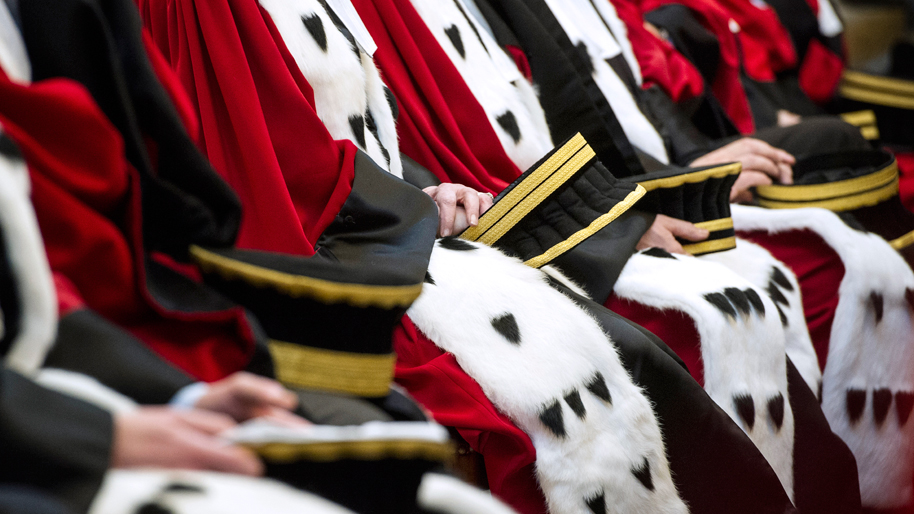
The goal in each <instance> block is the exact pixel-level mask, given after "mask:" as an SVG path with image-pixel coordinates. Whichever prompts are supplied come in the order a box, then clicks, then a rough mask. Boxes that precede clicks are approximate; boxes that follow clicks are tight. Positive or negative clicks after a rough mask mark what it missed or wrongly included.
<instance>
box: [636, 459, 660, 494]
mask: <svg viewBox="0 0 914 514" xmlns="http://www.w3.org/2000/svg"><path fill="white" fill-rule="evenodd" d="M631 472H632V475H634V476H635V478H637V479H638V481H639V482H641V485H643V486H644V487H645V489H647V490H648V491H653V490H654V479H653V478H652V477H651V463H650V462H649V461H648V460H647V457H645V458H644V460H643V461H642V462H641V465H640V466H638V467H637V468H632V469H631Z"/></svg>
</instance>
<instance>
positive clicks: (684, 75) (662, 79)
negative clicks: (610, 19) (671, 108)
mask: <svg viewBox="0 0 914 514" xmlns="http://www.w3.org/2000/svg"><path fill="white" fill-rule="evenodd" d="M612 4H613V6H614V7H615V8H616V13H617V14H618V15H619V19H621V20H622V22H623V23H625V28H626V30H627V32H628V40H629V41H630V42H631V44H632V51H633V52H634V53H635V58H636V59H637V60H638V66H639V67H640V68H641V76H642V77H643V86H644V87H645V88H648V87H651V86H652V85H654V84H656V85H657V86H659V87H660V88H661V89H663V90H664V91H666V93H667V94H668V95H669V96H670V98H672V99H673V101H674V102H684V101H686V100H691V99H692V98H695V97H696V96H698V95H700V94H701V92H702V91H704V88H705V83H704V79H703V78H702V77H701V73H700V72H699V71H698V69H697V68H695V66H694V65H693V64H692V63H691V62H689V60H688V59H686V58H685V56H683V55H682V54H681V53H679V52H678V51H676V49H675V48H673V45H671V44H669V43H668V42H666V41H664V40H663V39H660V38H659V37H657V36H655V35H654V34H652V33H651V32H650V31H648V30H647V29H646V28H644V16H643V13H642V12H641V9H640V7H639V6H638V5H637V4H636V3H635V2H632V1H631V0H612Z"/></svg>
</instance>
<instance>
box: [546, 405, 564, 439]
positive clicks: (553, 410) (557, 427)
mask: <svg viewBox="0 0 914 514" xmlns="http://www.w3.org/2000/svg"><path fill="white" fill-rule="evenodd" d="M540 421H542V422H543V424H544V425H546V428H548V429H549V430H550V431H551V432H552V433H553V434H555V436H556V437H562V438H564V437H565V422H564V421H563V419H562V404H560V403H559V401H558V400H556V401H554V402H552V405H550V406H549V407H546V408H545V409H543V411H542V412H540Z"/></svg>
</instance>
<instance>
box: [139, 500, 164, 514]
mask: <svg viewBox="0 0 914 514" xmlns="http://www.w3.org/2000/svg"><path fill="white" fill-rule="evenodd" d="M134 512H135V514H174V511H173V510H171V509H169V508H168V507H166V506H164V505H162V504H161V503H155V502H149V503H144V504H142V505H140V506H139V507H137V508H136V510H135V511H134Z"/></svg>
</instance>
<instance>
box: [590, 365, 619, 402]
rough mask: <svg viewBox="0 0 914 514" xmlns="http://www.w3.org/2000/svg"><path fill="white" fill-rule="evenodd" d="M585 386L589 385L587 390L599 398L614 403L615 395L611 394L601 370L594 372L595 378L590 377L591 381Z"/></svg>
mask: <svg viewBox="0 0 914 514" xmlns="http://www.w3.org/2000/svg"><path fill="white" fill-rule="evenodd" d="M585 387H587V390H588V391H590V392H591V393H593V395H594V396H596V397H597V398H599V399H601V400H603V401H604V402H606V403H609V404H612V402H613V397H612V395H611V394H609V388H608V387H606V380H604V379H603V374H602V373H600V372H599V371H597V372H596V373H595V374H594V376H593V378H592V379H590V382H588V383H587V385H586V386H585Z"/></svg>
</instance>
